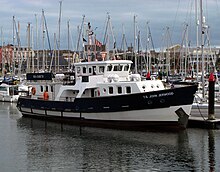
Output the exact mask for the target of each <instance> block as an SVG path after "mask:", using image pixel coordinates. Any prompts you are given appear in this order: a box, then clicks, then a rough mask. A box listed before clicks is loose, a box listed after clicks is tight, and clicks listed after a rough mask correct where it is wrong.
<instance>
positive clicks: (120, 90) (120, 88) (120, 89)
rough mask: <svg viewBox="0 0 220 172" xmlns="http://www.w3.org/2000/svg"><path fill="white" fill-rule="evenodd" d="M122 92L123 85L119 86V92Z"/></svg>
mask: <svg viewBox="0 0 220 172" xmlns="http://www.w3.org/2000/svg"><path fill="white" fill-rule="evenodd" d="M121 93H122V87H121V86H119V87H118V94H121Z"/></svg>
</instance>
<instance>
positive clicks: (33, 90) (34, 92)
mask: <svg viewBox="0 0 220 172" xmlns="http://www.w3.org/2000/svg"><path fill="white" fill-rule="evenodd" d="M31 93H32V95H35V94H36V88H35V87H32V88H31Z"/></svg>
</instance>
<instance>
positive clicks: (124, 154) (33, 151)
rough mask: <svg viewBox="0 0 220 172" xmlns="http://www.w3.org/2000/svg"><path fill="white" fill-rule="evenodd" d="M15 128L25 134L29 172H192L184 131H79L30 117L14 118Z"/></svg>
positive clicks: (191, 162) (75, 128)
mask: <svg viewBox="0 0 220 172" xmlns="http://www.w3.org/2000/svg"><path fill="white" fill-rule="evenodd" d="M45 123H46V124H45ZM18 127H20V128H21V129H22V130H23V131H25V132H27V135H28V137H25V139H26V140H25V143H26V147H27V150H26V154H27V160H28V163H27V164H28V165H29V166H28V170H37V169H39V165H41V167H42V169H41V170H48V169H50V170H51V169H53V170H54V169H59V170H62V169H65V170H67V169H68V170H71V171H78V170H95V171H135V170H150V171H170V170H171V169H172V170H182V171H189V170H194V157H193V154H192V149H190V148H189V142H188V134H187V132H186V131H183V132H179V133H165V132H163V133H160V132H156V133H155V132H134V131H121V130H111V129H98V128H87V127H83V128H81V129H80V128H79V127H76V126H68V125H62V126H61V125H59V124H57V123H51V122H45V121H39V120H35V119H30V118H21V119H19V120H18ZM61 128H62V130H61Z"/></svg>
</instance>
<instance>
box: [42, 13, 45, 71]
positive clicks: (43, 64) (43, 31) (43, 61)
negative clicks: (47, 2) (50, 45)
mask: <svg viewBox="0 0 220 172" xmlns="http://www.w3.org/2000/svg"><path fill="white" fill-rule="evenodd" d="M44 19H45V18H44V10H42V34H43V40H42V47H43V48H42V49H43V60H42V70H43V71H45V51H44V39H45V30H44V22H45V21H44Z"/></svg>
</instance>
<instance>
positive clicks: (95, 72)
mask: <svg viewBox="0 0 220 172" xmlns="http://www.w3.org/2000/svg"><path fill="white" fill-rule="evenodd" d="M92 70H93V71H92V72H93V75H96V74H97V69H96V66H92Z"/></svg>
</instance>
